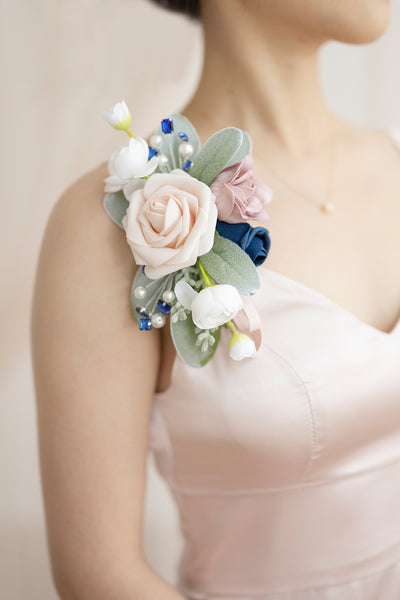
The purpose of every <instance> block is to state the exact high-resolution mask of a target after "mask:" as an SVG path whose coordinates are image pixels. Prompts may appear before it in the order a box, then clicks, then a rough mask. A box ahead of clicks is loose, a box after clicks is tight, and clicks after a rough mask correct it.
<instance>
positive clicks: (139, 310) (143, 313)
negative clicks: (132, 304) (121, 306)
mask: <svg viewBox="0 0 400 600" xmlns="http://www.w3.org/2000/svg"><path fill="white" fill-rule="evenodd" d="M136 312H137V313H139V315H143V316H145V317H148V316H149V315H148V314H147V312H146V309H145V308H143V306H137V307H136Z"/></svg>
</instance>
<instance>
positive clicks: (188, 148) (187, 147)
mask: <svg viewBox="0 0 400 600" xmlns="http://www.w3.org/2000/svg"><path fill="white" fill-rule="evenodd" d="M193 152H194V148H193V146H192V144H190V143H189V142H182V143H181V144H179V154H180V155H181V156H182V157H183V158H189V156H192V154H193Z"/></svg>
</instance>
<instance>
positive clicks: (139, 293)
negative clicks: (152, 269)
mask: <svg viewBox="0 0 400 600" xmlns="http://www.w3.org/2000/svg"><path fill="white" fill-rule="evenodd" d="M133 294H134V296H135V298H137V299H138V300H141V299H142V298H144V297H145V295H146V289H145V288H144V287H142V286H139V287H137V288H135V289H134V291H133Z"/></svg>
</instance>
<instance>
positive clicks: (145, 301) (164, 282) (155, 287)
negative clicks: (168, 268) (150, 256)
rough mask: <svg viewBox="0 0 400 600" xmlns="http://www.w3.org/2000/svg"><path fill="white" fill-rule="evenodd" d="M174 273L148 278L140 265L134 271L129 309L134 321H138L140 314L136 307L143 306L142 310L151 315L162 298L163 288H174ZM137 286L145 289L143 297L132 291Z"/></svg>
mask: <svg viewBox="0 0 400 600" xmlns="http://www.w3.org/2000/svg"><path fill="white" fill-rule="evenodd" d="M174 280H175V273H169V274H168V275H164V276H163V277H160V278H159V279H150V277H147V276H146V275H145V274H144V273H143V271H142V267H140V268H139V269H138V271H137V272H136V275H135V278H134V280H133V283H132V288H131V309H132V314H133V316H134V317H135V319H136V321H138V322H139V321H140V318H141V315H140V313H139V312H138V311H137V310H136V309H138V308H139V309H140V308H143V310H144V312H145V313H146V314H147V315H149V316H151V315H152V314H153V312H155V311H156V309H157V303H158V301H159V300H161V299H162V295H163V293H164V292H165V290H167V289H168V290H173V289H174ZM137 287H143V288H144V289H145V290H146V294H145V296H144V298H136V296H135V294H134V291H135V288H137Z"/></svg>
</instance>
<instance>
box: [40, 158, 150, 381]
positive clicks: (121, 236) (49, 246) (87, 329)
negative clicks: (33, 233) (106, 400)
mask: <svg viewBox="0 0 400 600" xmlns="http://www.w3.org/2000/svg"><path fill="white" fill-rule="evenodd" d="M106 176H107V166H106V164H101V165H100V166H99V167H97V168H96V169H94V170H92V171H90V172H88V173H86V174H85V175H83V176H82V177H80V178H79V179H77V180H76V181H74V182H73V183H72V184H71V185H70V186H68V188H67V189H66V190H65V191H64V192H63V194H62V195H61V196H60V197H59V198H58V199H57V200H56V202H55V204H54V207H53V209H52V211H51V213H50V215H49V217H48V220H47V223H46V227H45V231H44V235H43V239H42V243H41V248H40V255H39V260H38V265H37V272H36V279H35V287H34V296H33V304H32V318H31V325H32V333H35V336H34V339H35V341H36V342H37V343H39V340H40V342H41V341H43V337H44V336H45V332H44V330H43V328H41V325H42V324H43V322H46V323H48V324H51V326H52V329H49V328H48V329H47V332H48V333H47V335H50V332H51V333H52V335H54V336H55V332H57V334H58V335H59V336H64V337H65V340H67V339H68V342H69V343H70V351H71V352H73V351H74V346H73V344H74V342H75V343H76V344H77V345H78V344H80V346H81V347H80V351H83V348H84V346H85V344H86V342H85V339H88V338H90V337H91V338H92V347H91V352H92V355H93V356H95V353H96V346H95V341H96V340H97V341H98V338H99V337H101V336H103V337H105V336H109V338H110V342H109V344H110V347H111V345H112V344H114V346H115V349H116V350H119V352H121V351H125V352H130V353H134V352H135V351H138V348H139V347H140V348H141V349H142V354H141V356H142V357H144V356H146V355H147V357H149V356H150V355H152V360H151V362H152V367H151V369H150V370H151V371H152V372H154V371H155V369H154V365H157V364H158V361H159V345H160V340H159V337H160V336H159V334H158V333H157V332H156V331H152V332H148V335H145V336H143V332H139V328H138V325H137V323H136V321H135V320H134V319H133V316H132V314H131V307H130V291H131V286H132V282H133V279H134V276H135V273H136V271H137V265H136V264H135V261H134V258H133V255H132V252H131V249H130V247H129V245H128V244H127V243H126V236H125V232H124V230H123V229H122V228H121V227H119V226H118V225H117V224H116V223H114V221H113V220H112V219H111V218H110V217H109V216H108V214H107V213H106V211H105V209H104V206H103V200H104V178H105V177H106ZM71 331H75V332H76V334H77V335H76V336H75V338H74V339H71ZM80 332H82V339H80V338H79V335H78V334H79V333H80ZM83 334H85V335H83ZM139 335H140V337H139ZM84 338H85V339H84ZM120 364H121V362H120Z"/></svg>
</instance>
